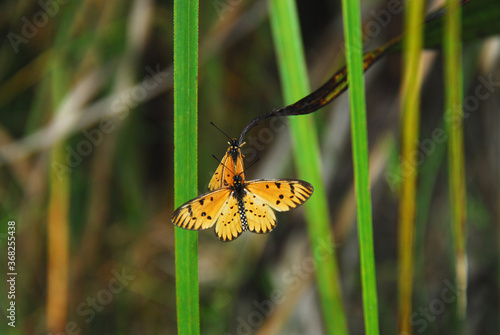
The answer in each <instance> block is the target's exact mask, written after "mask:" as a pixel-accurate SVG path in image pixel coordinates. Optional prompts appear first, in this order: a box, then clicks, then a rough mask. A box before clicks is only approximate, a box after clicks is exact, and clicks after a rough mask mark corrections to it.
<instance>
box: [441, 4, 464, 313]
mask: <svg viewBox="0 0 500 335" xmlns="http://www.w3.org/2000/svg"><path fill="white" fill-rule="evenodd" d="M446 4H447V6H448V8H449V13H448V15H446V16H445V27H444V41H443V45H444V63H445V83H446V85H445V96H446V105H445V113H446V115H445V120H446V126H447V128H448V132H449V135H450V138H449V143H448V164H449V166H448V167H449V169H448V171H449V185H450V203H451V218H452V226H453V233H454V242H455V257H456V272H457V288H458V297H459V298H458V304H457V308H458V311H457V312H458V316H459V318H460V319H463V318H464V317H465V312H466V307H467V306H466V305H467V295H466V290H467V255H466V253H465V243H466V227H465V220H466V207H467V205H466V195H465V163H464V139H463V111H462V101H463V69H462V43H461V41H460V34H461V21H460V12H461V8H460V7H459V6H458V4H459V1H458V0H448V1H447V2H446Z"/></svg>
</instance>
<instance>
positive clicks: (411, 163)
mask: <svg viewBox="0 0 500 335" xmlns="http://www.w3.org/2000/svg"><path fill="white" fill-rule="evenodd" d="M424 4H425V3H424V2H423V1H410V0H407V1H406V8H408V9H407V10H406V12H405V14H406V15H405V26H406V29H405V30H406V31H407V34H406V38H405V39H404V46H403V60H404V63H403V87H402V96H401V111H402V113H403V115H402V121H403V122H402V127H403V129H402V132H401V133H402V144H401V164H400V175H401V177H402V181H403V182H402V185H401V200H400V203H399V231H398V233H399V236H398V251H399V276H398V288H399V289H398V294H399V315H398V316H399V332H400V333H402V334H408V335H411V334H412V324H411V313H412V296H413V272H414V260H415V216H416V214H415V213H416V207H417V176H418V162H417V155H415V153H416V152H418V133H419V124H420V87H421V83H422V78H421V73H420V58H421V53H422V44H423V25H422V22H423V19H424Z"/></svg>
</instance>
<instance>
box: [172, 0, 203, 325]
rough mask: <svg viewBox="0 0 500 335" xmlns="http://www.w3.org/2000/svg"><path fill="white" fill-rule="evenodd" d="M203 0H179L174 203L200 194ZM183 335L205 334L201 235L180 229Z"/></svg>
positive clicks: (178, 295) (179, 288)
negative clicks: (201, 305)
mask: <svg viewBox="0 0 500 335" xmlns="http://www.w3.org/2000/svg"><path fill="white" fill-rule="evenodd" d="M198 10H199V5H198V0H175V1H174V146H175V148H174V204H175V207H178V206H180V205H181V204H183V203H184V202H186V201H187V200H189V199H191V198H194V197H196V196H197V189H198V167H197V165H198V156H197V152H198V138H197V134H198V83H197V79H198ZM175 277H176V278H175V279H176V298H177V329H178V334H181V335H186V334H200V312H199V288H198V233H197V232H195V231H189V230H185V229H181V228H177V227H176V228H175Z"/></svg>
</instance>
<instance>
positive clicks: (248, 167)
mask: <svg viewBox="0 0 500 335" xmlns="http://www.w3.org/2000/svg"><path fill="white" fill-rule="evenodd" d="M258 161H259V158H257V159H256V160H254V161H253V162H252V163H250V165H248V166H247V167H246V169H245V170H243V172H242V173H245V172H247V170H248V169H250V168H251V167H252V166H253V165H254V164H255V163H257V162H258Z"/></svg>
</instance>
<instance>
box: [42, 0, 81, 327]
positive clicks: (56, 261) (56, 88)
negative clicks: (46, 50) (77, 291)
mask: <svg viewBox="0 0 500 335" xmlns="http://www.w3.org/2000/svg"><path fill="white" fill-rule="evenodd" d="M80 6H81V4H79V3H76V2H74V3H71V4H69V7H68V8H67V11H65V12H64V15H63V17H62V19H61V23H60V25H59V30H58V33H57V35H56V39H55V41H54V45H53V48H59V47H61V46H63V45H65V44H66V42H67V41H69V40H71V35H72V32H73V28H74V22H75V21H74V17H75V13H76V12H77V11H78V8H79V7H80ZM49 59H50V60H49V61H48V63H47V64H48V66H47V68H48V69H49V71H50V73H51V77H50V82H51V85H50V90H51V92H50V93H51V100H52V108H53V110H54V115H53V117H54V118H57V117H59V115H57V114H56V113H58V112H60V110H59V107H60V106H61V104H62V101H63V99H64V96H65V95H66V94H67V92H68V87H70V86H71V85H70V83H71V79H72V78H71V71H69V69H68V67H67V64H66V51H65V50H62V48H61V52H59V53H57V54H53V55H52V57H51V58H49ZM65 143H66V141H64V140H61V141H60V142H59V143H56V144H54V146H53V147H52V148H51V150H50V165H49V183H50V186H49V201H48V213H47V307H46V310H47V312H46V313H47V316H46V319H47V325H46V327H47V331H48V332H53V333H59V332H63V331H65V327H66V324H67V316H68V308H69V295H68V294H69V280H70V275H69V268H70V231H71V228H70V199H71V192H70V190H71V178H70V176H71V174H70V173H67V172H61V170H60V169H59V168H58V166H60V165H61V164H62V163H63V162H65V159H66V152H65V149H64V147H65Z"/></svg>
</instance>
